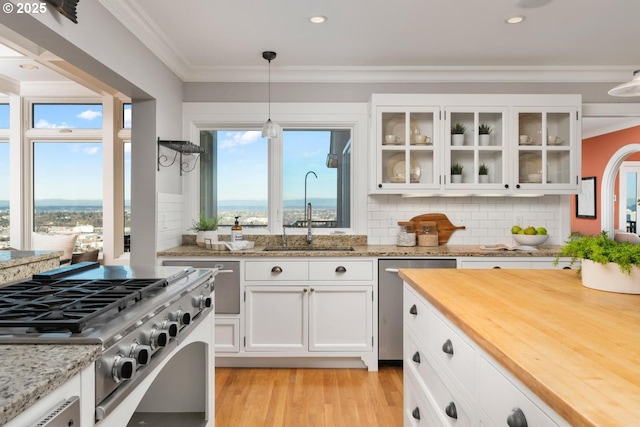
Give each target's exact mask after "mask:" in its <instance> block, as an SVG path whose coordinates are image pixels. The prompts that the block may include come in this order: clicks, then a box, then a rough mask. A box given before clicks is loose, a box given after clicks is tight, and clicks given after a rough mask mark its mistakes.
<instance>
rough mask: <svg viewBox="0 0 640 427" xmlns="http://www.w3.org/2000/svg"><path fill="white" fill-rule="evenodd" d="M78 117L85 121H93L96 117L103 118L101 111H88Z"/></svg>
mask: <svg viewBox="0 0 640 427" xmlns="http://www.w3.org/2000/svg"><path fill="white" fill-rule="evenodd" d="M76 117H77V118H79V119H84V120H93V119H95V118H96V117H102V113H101V112H100V111H95V110H86V111H83V112H82V113H80V114H78V115H77V116H76Z"/></svg>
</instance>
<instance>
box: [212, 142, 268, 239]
mask: <svg viewBox="0 0 640 427" xmlns="http://www.w3.org/2000/svg"><path fill="white" fill-rule="evenodd" d="M200 146H201V147H203V148H204V149H205V151H206V155H205V154H203V155H201V156H200V207H201V210H202V212H203V213H204V214H205V215H206V216H207V217H214V216H217V215H220V216H221V217H222V218H221V222H220V224H221V225H223V226H226V225H228V226H231V225H233V222H234V217H235V216H240V217H241V221H242V225H243V227H248V228H253V229H256V228H265V227H267V226H268V223H269V222H268V214H267V208H268V205H267V200H268V198H269V192H268V188H269V184H268V182H269V176H268V164H269V160H268V159H269V157H268V140H267V139H266V138H262V135H261V132H260V131H256V130H215V131H202V132H200Z"/></svg>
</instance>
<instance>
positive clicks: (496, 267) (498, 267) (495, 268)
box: [493, 265, 502, 270]
mask: <svg viewBox="0 0 640 427" xmlns="http://www.w3.org/2000/svg"><path fill="white" fill-rule="evenodd" d="M501 268H502V267H500V266H499V265H496V266H495V267H493V269H494V270H499V269H501Z"/></svg>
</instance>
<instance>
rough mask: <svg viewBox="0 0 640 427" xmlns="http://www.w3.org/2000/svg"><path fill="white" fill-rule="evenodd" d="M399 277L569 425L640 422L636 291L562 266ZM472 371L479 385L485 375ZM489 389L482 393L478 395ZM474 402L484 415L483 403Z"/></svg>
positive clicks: (421, 272)
mask: <svg viewBox="0 0 640 427" xmlns="http://www.w3.org/2000/svg"><path fill="white" fill-rule="evenodd" d="M400 275H401V277H402V278H403V279H404V280H405V282H406V283H407V285H406V286H407V287H408V289H409V290H412V291H415V293H416V294H417V295H418V296H419V297H417V298H421V299H424V301H425V302H426V304H427V305H428V306H431V307H432V308H433V312H434V313H436V314H435V315H436V316H437V317H442V318H444V319H445V320H446V321H448V322H450V323H451V324H452V325H454V327H455V328H459V330H460V331H461V334H460V335H461V336H464V335H466V337H465V338H469V339H470V341H469V342H470V343H471V344H472V346H475V347H477V348H479V349H480V350H479V352H480V353H483V354H485V353H486V354H488V355H489V357H488V358H487V359H489V358H492V359H493V360H494V361H496V362H497V363H498V364H499V365H501V368H504V370H505V372H507V373H509V374H510V375H512V376H513V377H515V378H516V379H517V381H520V382H521V384H523V385H524V387H526V388H527V389H528V391H530V392H532V393H533V394H534V395H535V397H536V398H539V399H540V401H541V402H543V403H544V404H546V405H547V406H548V407H549V408H551V409H552V410H553V411H555V413H556V414H557V415H559V416H560V417H562V419H563V420H564V421H565V422H566V423H568V424H570V425H580V426H605V425H606V426H632V425H640V411H639V410H638V408H640V364H639V363H638V360H640V328H639V327H638V325H640V295H623V294H615V293H607V292H602V291H597V290H592V289H588V288H585V287H583V286H582V284H581V282H580V279H579V277H578V276H577V275H576V272H575V271H566V270H565V271H563V270H536V271H535V274H532V271H531V270H401V271H400ZM405 295H407V294H405ZM405 302H406V301H405ZM431 332H432V331H431V329H429V331H427V330H425V329H420V330H419V334H420V335H425V336H426V335H428V334H429V333H431ZM405 337H406V336H405ZM443 351H444V349H443ZM453 357H455V356H453ZM406 359H407V357H406V356H405V363H406ZM494 363H495V362H494ZM480 365H481V363H480V360H479V361H478V364H477V365H476V366H480ZM479 370H482V369H481V368H480V369H479ZM475 378H477V379H478V390H482V389H483V386H486V384H483V382H482V378H483V377H482V375H479V374H478V375H476V376H475ZM491 386H493V384H491ZM452 387H454V386H452ZM489 390H492V387H489ZM473 393H475V392H473ZM469 394H470V395H471V394H472V393H469ZM489 394H491V393H490V392H489V393H484V395H483V393H482V391H479V392H477V396H476V397H477V398H478V401H479V402H482V400H483V399H485V400H489V399H490V398H487V395H489ZM469 406H470V407H471V409H470V411H469V412H473V411H477V413H478V414H479V415H478V416H480V418H482V417H483V414H484V412H483V411H484V409H483V407H482V404H481V403H479V404H478V405H477V406H474V405H473V404H471V405H469ZM405 409H406V408H405ZM502 419H503V420H506V414H505V417H504V418H502ZM558 424H562V423H558Z"/></svg>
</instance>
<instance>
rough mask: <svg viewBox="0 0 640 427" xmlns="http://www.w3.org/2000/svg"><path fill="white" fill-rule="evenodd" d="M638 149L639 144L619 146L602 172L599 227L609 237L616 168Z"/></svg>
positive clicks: (612, 226) (612, 231)
mask: <svg viewBox="0 0 640 427" xmlns="http://www.w3.org/2000/svg"><path fill="white" fill-rule="evenodd" d="M637 151H640V144H629V145H625V146H623V147H620V148H619V149H618V151H616V152H615V153H613V155H612V156H611V158H610V159H609V162H608V163H607V166H606V167H605V168H604V172H603V173H602V186H601V187H600V194H601V197H600V204H601V206H602V220H601V226H600V229H601V230H603V231H606V232H607V234H608V235H609V237H611V238H613V235H614V228H615V227H614V214H613V212H614V209H613V207H614V204H615V200H613V194H614V191H613V190H614V184H615V181H616V176H617V175H618V170H619V168H620V165H621V164H622V162H623V161H624V159H625V158H626V157H627V156H628V155H629V154H633V153H635V152H637Z"/></svg>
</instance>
